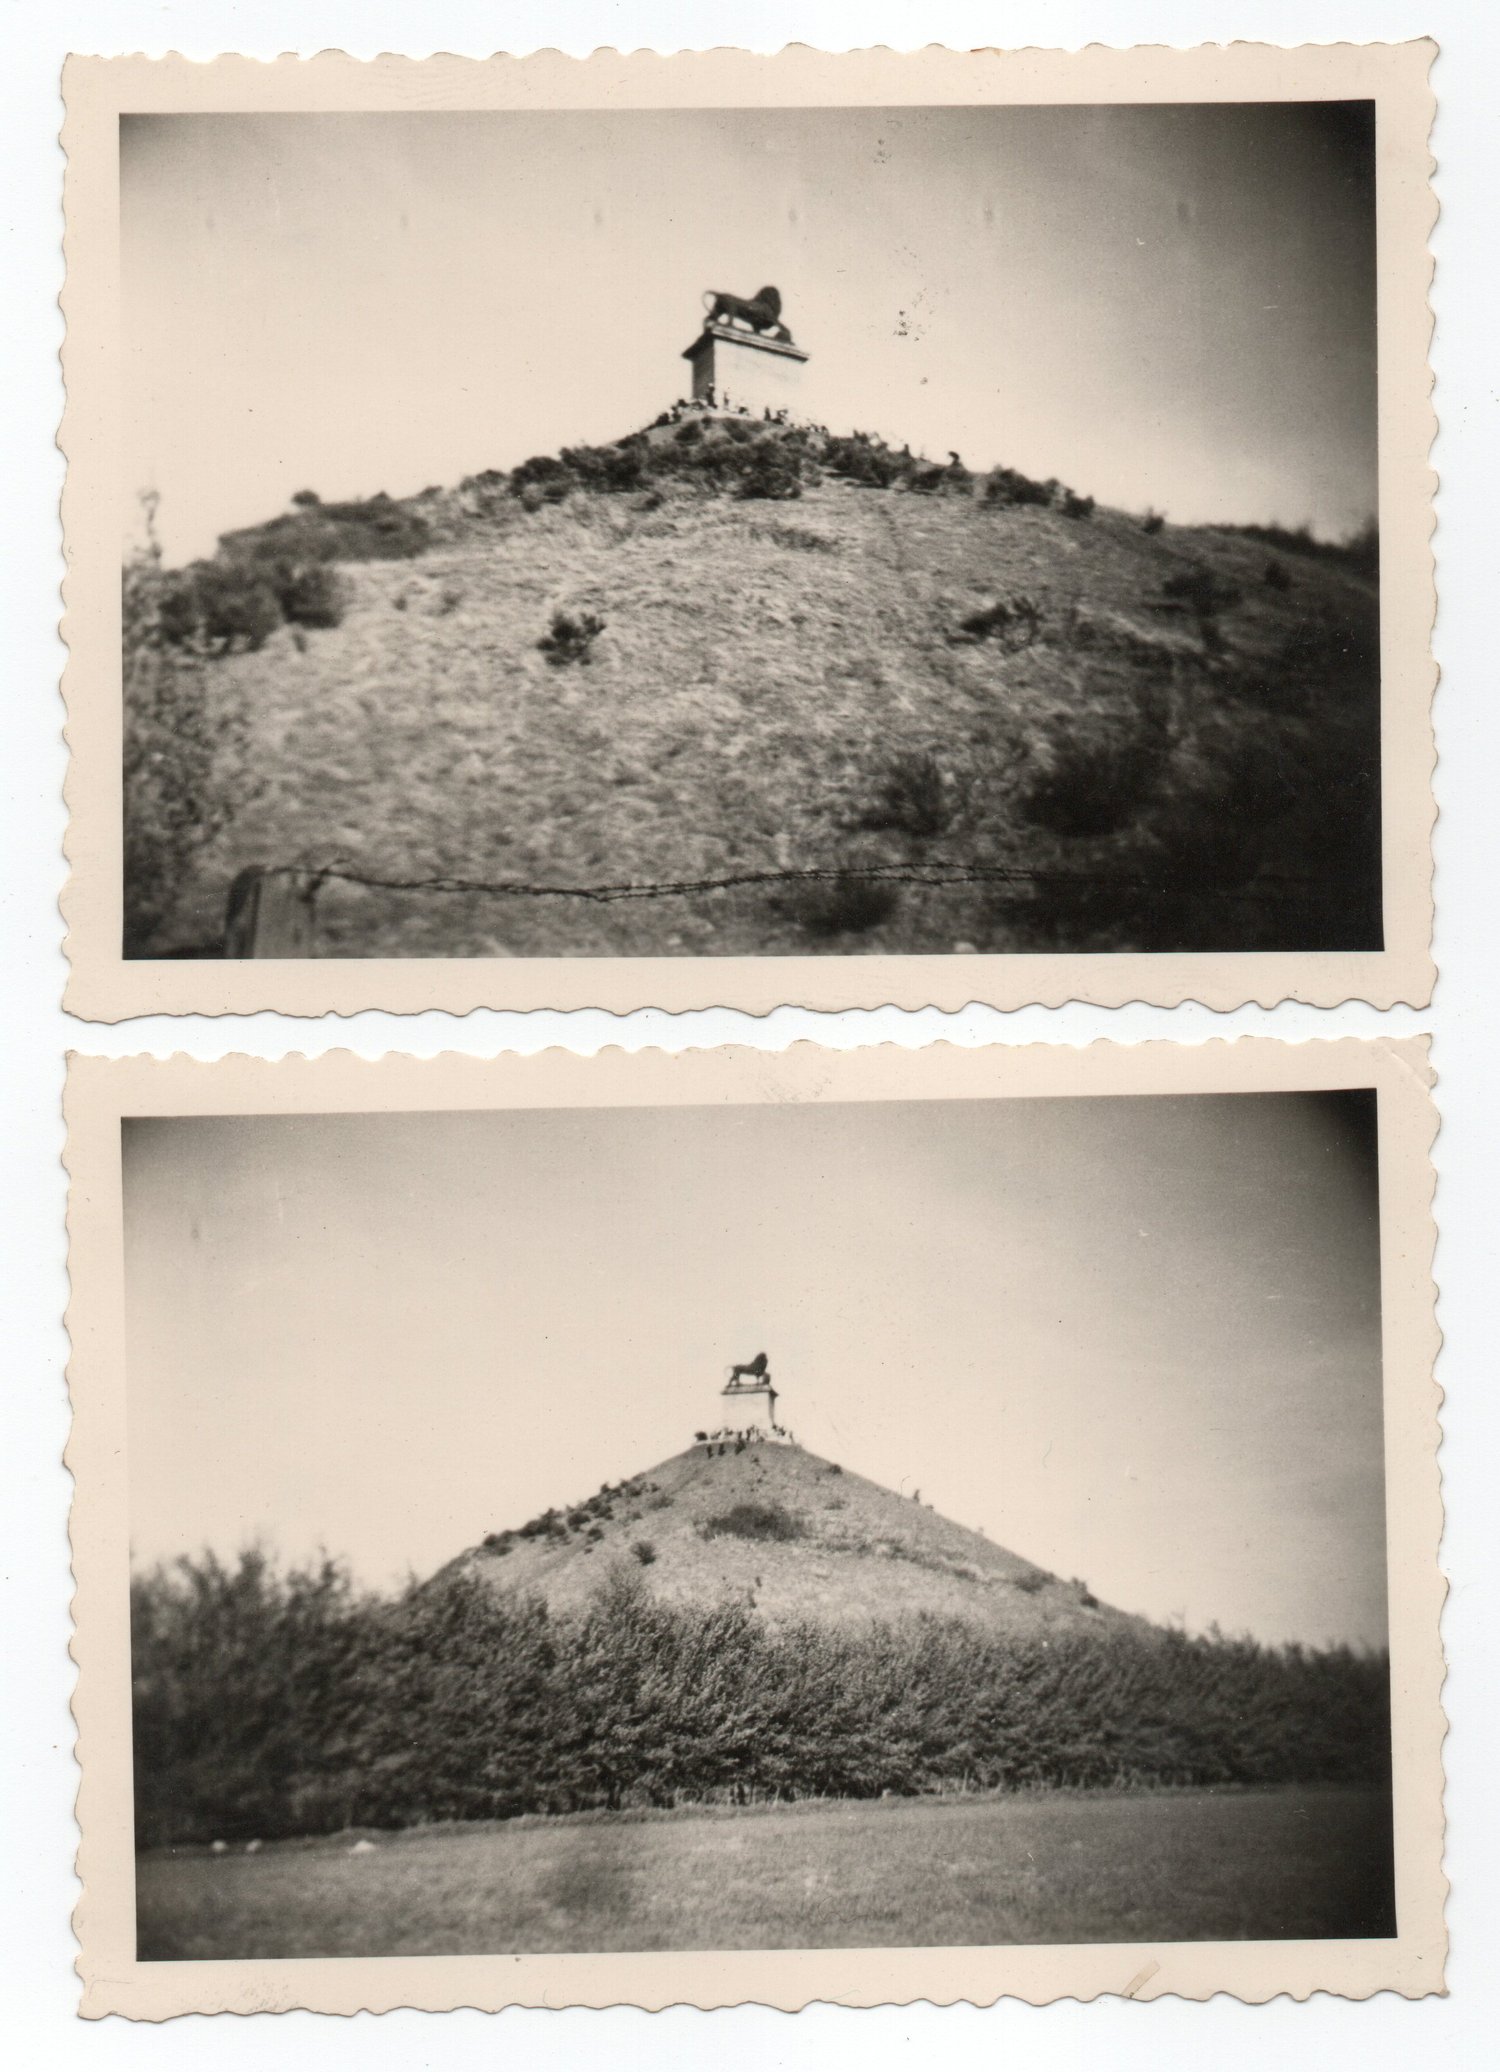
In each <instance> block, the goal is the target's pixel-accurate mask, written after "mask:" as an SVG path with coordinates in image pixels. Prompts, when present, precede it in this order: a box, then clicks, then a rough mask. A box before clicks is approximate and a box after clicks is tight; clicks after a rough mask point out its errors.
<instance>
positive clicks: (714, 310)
mask: <svg viewBox="0 0 1500 2072" xmlns="http://www.w3.org/2000/svg"><path fill="white" fill-rule="evenodd" d="M703 307H704V309H705V310H706V311H707V312H708V314H707V315H706V317H705V318H704V322H705V323H706V324H746V325H748V326H749V328H750V329H751V330H752V331H767V332H769V333H770V335H771V336H772V337H773V338H775V339H778V340H779V341H780V342H781V344H782V345H790V344H791V342H792V334H791V332H790V331H788V329H787V327H786V325H785V324H783V323H782V321H781V290H780V289H779V288H762V289H761V290H760V292H759V293H758V294H756V295H754V296H752V297H751V299H750V300H749V301H748V302H747V301H746V300H745V298H744V296H743V295H727V294H725V292H724V290H723V289H722V288H705V289H704V291H703Z"/></svg>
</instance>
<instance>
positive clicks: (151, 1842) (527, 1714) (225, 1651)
mask: <svg viewBox="0 0 1500 2072" xmlns="http://www.w3.org/2000/svg"><path fill="white" fill-rule="evenodd" d="M131 1614H132V1618H131V1633H132V1670H133V1678H134V1761H135V1803H136V1838H137V1844H138V1846H140V1847H152V1846H158V1845H162V1844H173V1843H191V1842H204V1841H211V1840H219V1839H222V1840H226V1841H234V1840H237V1839H249V1838H251V1837H260V1838H265V1839H272V1838H275V1837H278V1836H288V1835H296V1834H316V1833H329V1832H336V1831H339V1830H341V1829H343V1828H346V1827H353V1826H372V1827H388V1828H391V1827H404V1826H409V1825H413V1824H416V1823H418V1822H422V1821H433V1820H462V1819H481V1818H497V1817H498V1818H504V1817H508V1816H512V1815H515V1814H520V1813H562V1812H572V1811H578V1810H581V1809H585V1808H594V1807H608V1808H618V1807H623V1806H629V1805H662V1806H667V1805H673V1804H677V1803H680V1802H690V1801H709V1800H742V1801H744V1800H750V1799H758V1798H770V1797H776V1796H780V1797H783V1798H801V1797H807V1796H813V1795H819V1794H823V1795H836V1796H844V1797H873V1796H878V1795H879V1794H880V1793H882V1792H896V1793H919V1792H934V1791H942V1790H960V1789H965V1788H967V1789H994V1788H1001V1789H1005V1788H1012V1789H1014V1788H1025V1787H1032V1786H1039V1785H1073V1786H1079V1785H1083V1786H1119V1787H1142V1788H1144V1787H1151V1786H1161V1785H1188V1784H1196V1785H1205V1784H1217V1785H1231V1784H1273V1783H1290V1782H1309V1781H1316V1780H1331V1781H1340V1782H1350V1783H1353V1782H1359V1783H1372V1782H1373V1783H1379V1782H1384V1781H1385V1780H1386V1779H1387V1777H1388V1771H1389V1756H1390V1727H1389V1690H1388V1684H1389V1668H1388V1663H1387V1661H1386V1659H1385V1657H1384V1656H1383V1655H1373V1654H1361V1653H1356V1652H1355V1651H1353V1650H1351V1649H1348V1648H1343V1647H1338V1648H1330V1649H1322V1650H1315V1649H1308V1648H1303V1647H1298V1646H1287V1647H1266V1646H1262V1645H1260V1644H1258V1643H1257V1642H1255V1641H1252V1640H1248V1639H1229V1638H1226V1637H1224V1636H1221V1635H1219V1634H1217V1633H1213V1634H1210V1635H1208V1636H1189V1635H1187V1634H1184V1633H1181V1632H1177V1631H1164V1630H1162V1629H1159V1628H1153V1627H1148V1626H1145V1625H1140V1626H1136V1625H1115V1624H1111V1625H1103V1624H1101V1625H1100V1626H1099V1627H1098V1628H1097V1629H1096V1630H1091V1631H1085V1630H1076V1629H1072V1628H1068V1627H1062V1626H1059V1627H1056V1628H1054V1629H1053V1630H1051V1631H1049V1632H1038V1633H1027V1634H1024V1635H1016V1636H1009V1637H1002V1636H994V1635H989V1634H986V1633H984V1632H983V1631H981V1630H978V1629H976V1628H975V1627H973V1626H971V1625H969V1624H968V1623H967V1622H965V1621H963V1620H959V1619H938V1618H932V1617H925V1616H924V1617H921V1618H917V1619H912V1620H907V1621H902V1622H898V1623H893V1624H889V1625H876V1626H872V1627H866V1628H860V1629H850V1630H839V1629H830V1628H826V1627H822V1626H815V1625H811V1624H806V1625H790V1626H771V1625H768V1624H767V1623H766V1622H765V1620H764V1619H762V1618H761V1617H760V1616H759V1615H758V1614H757V1613H755V1612H754V1611H753V1610H751V1609H750V1608H749V1607H748V1606H745V1605H742V1604H727V1605H720V1606H715V1607H711V1608H695V1607H682V1606H675V1605H667V1604H664V1603H662V1602H660V1601H659V1600H658V1599H656V1598H654V1597H653V1596H652V1594H651V1592H650V1589H649V1585H648V1583H647V1581H646V1578H645V1576H644V1574H643V1573H642V1570H641V1569H640V1568H639V1567H638V1566H636V1565H634V1564H632V1565H631V1566H630V1569H629V1571H628V1572H627V1571H626V1570H624V1569H620V1570H617V1571H615V1572H613V1573H611V1574H609V1575H608V1576H607V1577H606V1578H605V1580H604V1581H603V1583H602V1584H601V1586H600V1588H599V1589H598V1590H597V1592H596V1594H595V1595H594V1597H593V1598H592V1599H591V1601H590V1602H589V1603H588V1604H587V1605H586V1606H585V1607H583V1608H582V1609H579V1610H568V1611H552V1610H549V1609H548V1607H547V1606H546V1605H545V1604H544V1603H543V1601H542V1600H541V1599H540V1598H538V1597H532V1596H526V1595H524V1594H520V1593H508V1592H503V1591H497V1590H495V1589H494V1588H492V1587H491V1586H490V1585H489V1584H488V1583H486V1582H484V1581H483V1580H481V1579H480V1578H478V1577H476V1576H474V1575H472V1574H470V1573H467V1572H464V1571H453V1572H451V1573H448V1574H444V1575H442V1576H439V1577H437V1578H435V1579H434V1580H432V1581H431V1582H428V1583H424V1584H417V1583H413V1584H412V1585H410V1586H409V1587H407V1588H406V1589H405V1590H403V1591H402V1592H400V1593H399V1594H397V1595H396V1596H394V1597H389V1598H382V1597H376V1596H371V1595H368V1594H365V1593H362V1592H360V1591H358V1590H356V1589H355V1587H354V1586H353V1584H352V1583H351V1581H350V1578H349V1576H348V1574H347V1572H346V1571H345V1570H344V1569H343V1568H342V1567H341V1566H340V1565H339V1564H338V1563H336V1562H333V1561H324V1562H322V1563H321V1564H319V1565H316V1566H313V1567H310V1568H306V1569H298V1568H293V1569H291V1570H288V1571H282V1570H280V1569H278V1568H277V1567H276V1566H275V1565H274V1564H273V1563H272V1562H271V1561H270V1560H269V1559H268V1558H267V1557H266V1556H265V1555H264V1554H262V1553H260V1552H255V1551H251V1552H247V1553H244V1554H242V1555H241V1556H240V1557H239V1559H238V1561H237V1562H235V1563H234V1564H232V1565H231V1564H225V1563H222V1562H220V1561H219V1560H217V1559H216V1558H215V1557H213V1556H211V1555H210V1556H205V1557H204V1558H202V1559H201V1560H196V1561H181V1562H178V1563H176V1564H175V1565H174V1566H172V1567H171V1568H169V1569H156V1570H154V1571H152V1572H151V1573H150V1574H146V1575H143V1576H140V1577H139V1578H137V1579H136V1581H135V1582H134V1583H133V1585H132V1592H131Z"/></svg>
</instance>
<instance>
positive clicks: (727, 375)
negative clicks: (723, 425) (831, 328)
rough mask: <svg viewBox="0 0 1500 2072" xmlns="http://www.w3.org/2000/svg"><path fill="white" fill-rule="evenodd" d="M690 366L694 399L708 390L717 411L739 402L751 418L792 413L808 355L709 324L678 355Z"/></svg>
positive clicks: (752, 333) (702, 398) (704, 396)
mask: <svg viewBox="0 0 1500 2072" xmlns="http://www.w3.org/2000/svg"><path fill="white" fill-rule="evenodd" d="M682 357H683V358H684V359H685V360H688V361H690V362H691V363H692V369H693V396H694V398H695V400H696V401H698V402H700V403H702V402H706V401H707V400H708V398H709V394H710V392H712V395H713V400H714V402H715V403H716V404H718V405H719V407H720V408H725V407H727V408H729V409H731V410H732V409H734V408H735V407H736V406H737V405H739V404H743V405H744V407H745V408H746V409H747V410H748V411H749V412H750V414H751V416H752V417H760V416H761V415H762V414H763V413H764V412H765V411H767V410H773V411H774V410H795V408H796V404H797V396H798V393H799V387H800V381H801V375H802V369H803V367H804V366H805V365H806V363H807V354H806V353H805V352H803V350H802V348H801V347H800V346H797V345H787V344H784V343H783V342H782V340H781V339H779V338H763V337H762V336H761V335H760V333H759V332H757V331H742V330H740V329H738V328H737V327H736V326H734V325H730V324H708V325H706V326H705V327H704V329H703V331H702V332H701V333H700V334H699V336H698V337H697V338H695V339H694V340H693V343H692V344H691V345H690V346H689V347H688V348H687V351H686V352H685V353H684V354H683V356H682Z"/></svg>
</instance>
